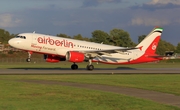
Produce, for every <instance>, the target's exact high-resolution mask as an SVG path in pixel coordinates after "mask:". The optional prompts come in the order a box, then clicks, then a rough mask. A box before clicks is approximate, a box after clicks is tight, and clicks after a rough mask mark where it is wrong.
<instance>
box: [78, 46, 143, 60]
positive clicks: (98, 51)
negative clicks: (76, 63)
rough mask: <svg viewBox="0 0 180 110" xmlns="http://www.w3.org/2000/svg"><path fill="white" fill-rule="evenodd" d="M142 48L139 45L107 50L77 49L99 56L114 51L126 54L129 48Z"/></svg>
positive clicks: (86, 53) (86, 54)
mask: <svg viewBox="0 0 180 110" xmlns="http://www.w3.org/2000/svg"><path fill="white" fill-rule="evenodd" d="M134 49H140V48H138V47H132V48H116V49H106V50H77V51H78V52H81V53H84V54H85V56H86V57H91V58H94V57H97V56H101V55H107V56H111V54H112V53H120V54H124V52H128V50H134Z"/></svg>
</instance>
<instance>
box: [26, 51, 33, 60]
mask: <svg viewBox="0 0 180 110" xmlns="http://www.w3.org/2000/svg"><path fill="white" fill-rule="evenodd" d="M31 54H32V52H28V58H27V59H26V61H27V62H30V61H31Z"/></svg>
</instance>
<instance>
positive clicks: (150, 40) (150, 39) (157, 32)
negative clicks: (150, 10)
mask: <svg viewBox="0 0 180 110" xmlns="http://www.w3.org/2000/svg"><path fill="white" fill-rule="evenodd" d="M162 31H163V29H162V28H159V27H158V28H154V29H153V30H152V31H151V32H150V33H149V34H148V35H147V36H146V37H145V38H144V39H143V40H142V41H141V42H140V43H139V44H138V45H137V46H136V47H137V48H140V50H141V51H145V52H146V53H152V54H154V53H155V52H156V48H157V46H158V43H159V40H160V37H161V34H162Z"/></svg>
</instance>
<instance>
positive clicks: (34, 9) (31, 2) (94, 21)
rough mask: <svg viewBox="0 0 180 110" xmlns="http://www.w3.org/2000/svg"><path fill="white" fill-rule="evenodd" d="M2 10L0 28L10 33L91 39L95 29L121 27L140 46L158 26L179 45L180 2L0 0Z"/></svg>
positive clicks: (164, 37) (171, 41)
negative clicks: (143, 38)
mask: <svg viewBox="0 0 180 110" xmlns="http://www.w3.org/2000/svg"><path fill="white" fill-rule="evenodd" d="M0 7H1V8H0V28H1V29H5V30H6V31H9V32H10V33H11V34H18V33H24V32H33V31H36V32H37V33H42V34H50V35H57V34H60V33H63V34H67V35H69V36H74V35H77V34H81V35H82V36H83V37H89V38H90V37H91V36H92V35H91V33H92V32H93V31H95V30H102V31H105V32H107V33H109V31H110V30H112V29H114V28H118V29H123V30H125V31H127V32H128V33H129V34H130V37H131V39H132V40H133V42H135V43H138V36H140V35H147V34H148V33H149V32H150V31H151V30H152V29H153V28H154V27H157V26H159V27H162V28H163V29H164V32H163V34H162V37H161V38H162V40H166V41H167V42H170V43H172V44H174V45H175V46H176V45H177V44H178V43H179V42H180V14H179V12H180V0H1V2H0Z"/></svg>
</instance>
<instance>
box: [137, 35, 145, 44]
mask: <svg viewBox="0 0 180 110" xmlns="http://www.w3.org/2000/svg"><path fill="white" fill-rule="evenodd" d="M145 37H146V35H141V36H139V37H138V43H140V42H141V41H142V40H143V39H144V38H145Z"/></svg>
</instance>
